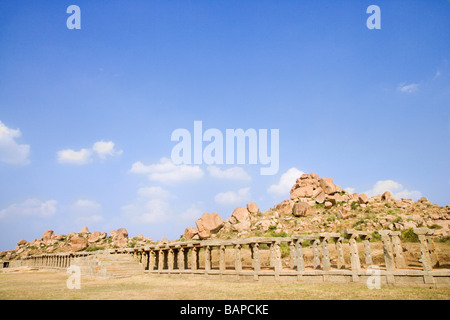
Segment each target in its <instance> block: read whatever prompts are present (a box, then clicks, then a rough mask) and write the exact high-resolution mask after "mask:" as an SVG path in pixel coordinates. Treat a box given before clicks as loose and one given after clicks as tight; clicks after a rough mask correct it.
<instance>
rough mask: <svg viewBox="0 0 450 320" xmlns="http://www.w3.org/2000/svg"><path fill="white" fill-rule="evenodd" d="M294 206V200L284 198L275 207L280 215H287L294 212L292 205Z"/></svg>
mask: <svg viewBox="0 0 450 320" xmlns="http://www.w3.org/2000/svg"><path fill="white" fill-rule="evenodd" d="M293 206H294V202H293V201H289V200H284V201H283V202H281V203H279V204H277V205H276V206H275V209H276V211H277V212H278V213H279V214H280V215H287V214H291V213H292V207H293Z"/></svg>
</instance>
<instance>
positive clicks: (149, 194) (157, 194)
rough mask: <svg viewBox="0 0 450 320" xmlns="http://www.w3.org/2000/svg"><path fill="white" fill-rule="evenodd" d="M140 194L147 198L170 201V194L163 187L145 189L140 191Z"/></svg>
mask: <svg viewBox="0 0 450 320" xmlns="http://www.w3.org/2000/svg"><path fill="white" fill-rule="evenodd" d="M138 194H139V195H140V196H142V197H145V198H156V199H168V198H169V197H170V193H169V192H168V191H167V190H164V189H163V188H161V187H143V188H140V189H139V190H138Z"/></svg>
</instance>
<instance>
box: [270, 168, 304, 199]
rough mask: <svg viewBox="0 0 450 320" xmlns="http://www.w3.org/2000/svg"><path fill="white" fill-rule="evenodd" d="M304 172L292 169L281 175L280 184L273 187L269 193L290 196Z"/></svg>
mask: <svg viewBox="0 0 450 320" xmlns="http://www.w3.org/2000/svg"><path fill="white" fill-rule="evenodd" d="M303 173H304V172H303V171H301V170H299V169H297V168H290V169H289V170H288V171H286V172H285V173H283V174H282V175H281V178H280V181H279V182H278V184H273V185H271V186H270V187H269V188H268V189H267V192H268V193H270V194H273V195H288V194H289V192H290V190H291V188H292V186H293V185H294V184H295V181H297V179H298V178H300V176H301V175H302V174H303Z"/></svg>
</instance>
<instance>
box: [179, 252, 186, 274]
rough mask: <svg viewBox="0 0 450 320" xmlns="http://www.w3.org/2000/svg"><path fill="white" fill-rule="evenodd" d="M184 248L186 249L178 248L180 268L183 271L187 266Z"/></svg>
mask: <svg viewBox="0 0 450 320" xmlns="http://www.w3.org/2000/svg"><path fill="white" fill-rule="evenodd" d="M184 250H185V249H184V248H183V247H180V249H178V269H180V270H181V271H184V269H185V268H186V259H185V254H184Z"/></svg>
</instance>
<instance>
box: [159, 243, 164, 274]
mask: <svg viewBox="0 0 450 320" xmlns="http://www.w3.org/2000/svg"><path fill="white" fill-rule="evenodd" d="M162 270H164V250H163V249H161V248H160V249H159V250H158V271H162Z"/></svg>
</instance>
